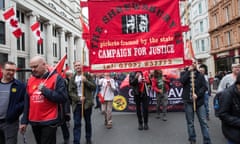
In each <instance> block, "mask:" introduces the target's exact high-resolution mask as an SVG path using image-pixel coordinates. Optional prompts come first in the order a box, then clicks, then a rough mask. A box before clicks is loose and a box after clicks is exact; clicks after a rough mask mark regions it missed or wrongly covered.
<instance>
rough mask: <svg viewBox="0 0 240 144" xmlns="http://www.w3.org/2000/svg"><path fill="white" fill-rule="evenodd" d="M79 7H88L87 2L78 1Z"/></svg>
mask: <svg viewBox="0 0 240 144" xmlns="http://www.w3.org/2000/svg"><path fill="white" fill-rule="evenodd" d="M80 7H81V8H83V7H88V2H87V1H80Z"/></svg>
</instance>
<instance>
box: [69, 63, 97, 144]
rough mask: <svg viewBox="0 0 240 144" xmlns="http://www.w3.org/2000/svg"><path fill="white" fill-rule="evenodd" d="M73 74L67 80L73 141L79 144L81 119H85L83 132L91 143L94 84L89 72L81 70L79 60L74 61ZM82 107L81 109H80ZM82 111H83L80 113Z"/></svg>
mask: <svg viewBox="0 0 240 144" xmlns="http://www.w3.org/2000/svg"><path fill="white" fill-rule="evenodd" d="M74 68H75V74H74V76H73V77H72V78H71V79H70V82H69V95H70V97H71V99H72V110H73V120H74V128H73V138H74V140H73V143H74V144H80V139H81V120H82V117H83V118H84V120H85V134H86V136H85V137H86V142H87V144H91V143H92V141H91V137H92V124H91V115H92V107H93V105H94V103H93V93H94V91H95V89H96V84H95V83H94V80H93V78H92V76H91V75H90V74H88V73H87V72H85V73H84V74H82V73H83V71H82V65H81V62H80V61H76V62H74ZM82 108H83V109H82ZM82 112H83V113H82Z"/></svg>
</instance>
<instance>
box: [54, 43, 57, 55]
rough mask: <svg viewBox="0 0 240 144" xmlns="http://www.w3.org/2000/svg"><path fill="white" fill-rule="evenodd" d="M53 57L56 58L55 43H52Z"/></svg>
mask: <svg viewBox="0 0 240 144" xmlns="http://www.w3.org/2000/svg"><path fill="white" fill-rule="evenodd" d="M53 56H54V57H57V43H53Z"/></svg>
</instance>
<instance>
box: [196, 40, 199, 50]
mask: <svg viewBox="0 0 240 144" xmlns="http://www.w3.org/2000/svg"><path fill="white" fill-rule="evenodd" d="M195 44H196V53H199V40H196V42H195Z"/></svg>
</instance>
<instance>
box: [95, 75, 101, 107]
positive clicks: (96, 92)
mask: <svg viewBox="0 0 240 144" xmlns="http://www.w3.org/2000/svg"><path fill="white" fill-rule="evenodd" d="M100 79H102V74H101V73H97V74H96V75H95V79H94V82H95V84H96V91H95V92H94V97H95V105H96V106H95V107H94V108H95V109H97V108H99V109H101V102H100V100H99V97H98V93H99V92H100V91H101V85H99V80H100Z"/></svg>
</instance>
